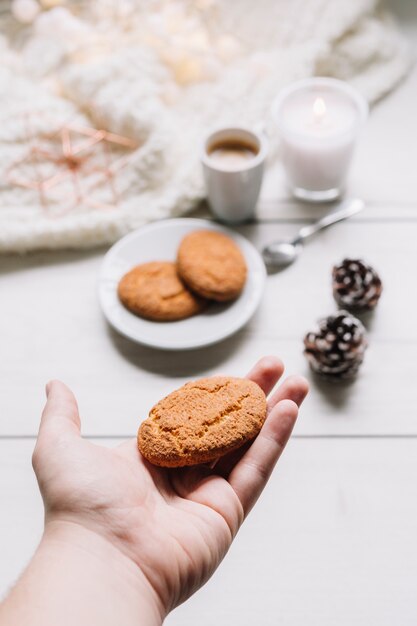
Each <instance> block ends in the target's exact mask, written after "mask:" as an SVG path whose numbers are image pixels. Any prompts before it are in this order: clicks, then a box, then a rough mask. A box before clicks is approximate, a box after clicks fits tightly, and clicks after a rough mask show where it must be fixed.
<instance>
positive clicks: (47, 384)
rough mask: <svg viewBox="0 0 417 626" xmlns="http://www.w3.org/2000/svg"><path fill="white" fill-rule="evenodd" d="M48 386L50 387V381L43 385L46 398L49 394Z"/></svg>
mask: <svg viewBox="0 0 417 626" xmlns="http://www.w3.org/2000/svg"><path fill="white" fill-rule="evenodd" d="M50 388H51V383H50V382H48V383H46V385H45V393H46V397H47V398H48V396H49V390H50Z"/></svg>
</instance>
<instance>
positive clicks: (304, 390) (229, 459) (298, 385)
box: [215, 376, 308, 478]
mask: <svg viewBox="0 0 417 626" xmlns="http://www.w3.org/2000/svg"><path fill="white" fill-rule="evenodd" d="M307 394H308V382H307V381H306V379H305V378H303V377H302V376H290V377H289V378H287V380H285V381H284V382H283V383H282V385H280V386H279V387H278V389H277V391H275V392H274V393H273V394H272V396H271V397H270V398H269V400H268V411H271V410H272V409H273V407H274V406H275V405H276V404H278V402H281V400H292V401H293V402H295V404H296V405H297V406H298V407H300V406H301V404H302V402H303V400H304V398H305V397H306V395H307ZM252 443H253V442H252V441H249V442H248V443H247V444H245V445H243V446H242V447H241V448H239V449H238V450H235V451H234V452H231V453H230V454H226V455H225V456H224V457H223V458H221V459H220V460H219V461H218V463H216V465H215V472H216V474H219V475H220V476H223V477H224V478H227V477H228V476H229V474H230V472H231V471H232V469H233V468H234V466H235V465H236V464H237V463H238V462H239V461H240V459H241V458H242V457H243V455H244V454H246V452H247V450H248V449H249V448H250V446H251V445H252Z"/></svg>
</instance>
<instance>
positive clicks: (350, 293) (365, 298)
mask: <svg viewBox="0 0 417 626" xmlns="http://www.w3.org/2000/svg"><path fill="white" fill-rule="evenodd" d="M332 276H333V296H334V299H335V300H336V302H337V304H338V305H339V306H341V307H342V308H345V309H348V310H352V311H359V310H362V311H366V310H368V311H370V310H372V309H374V308H375V307H376V305H377V303H378V300H379V297H380V295H381V292H382V282H381V279H380V278H379V276H378V274H377V272H376V271H375V270H374V269H373V267H371V266H370V265H367V264H366V263H364V262H363V261H361V260H360V259H344V260H343V261H342V263H341V264H340V265H335V266H334V268H333V272H332Z"/></svg>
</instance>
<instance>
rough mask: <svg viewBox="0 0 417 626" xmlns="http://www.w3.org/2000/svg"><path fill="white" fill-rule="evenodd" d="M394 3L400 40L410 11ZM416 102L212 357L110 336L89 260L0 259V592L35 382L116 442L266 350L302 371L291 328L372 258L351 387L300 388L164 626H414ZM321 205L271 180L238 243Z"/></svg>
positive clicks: (415, 90) (18, 547)
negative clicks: (336, 268) (269, 475)
mask: <svg viewBox="0 0 417 626" xmlns="http://www.w3.org/2000/svg"><path fill="white" fill-rule="evenodd" d="M392 6H393V7H394V8H395V9H396V10H397V9H398V10H399V12H400V15H401V16H403V20H404V26H405V27H406V28H407V29H408V31H409V32H410V33H411V34H412V36H413V37H414V38H415V34H416V32H417V5H416V4H415V3H414V2H406V1H405V0H403V1H402V2H401V3H398V4H397V3H396V4H395V5H394V4H393V5H392ZM416 94H417V70H414V72H413V74H412V75H411V77H410V78H409V79H408V81H406V82H405V83H404V84H403V85H402V86H401V87H400V88H399V89H398V91H396V92H395V93H394V94H392V95H391V96H390V97H388V98H387V99H386V100H384V101H383V102H381V103H380V104H379V105H378V106H377V107H376V108H375V109H374V110H373V111H372V113H371V118H370V122H369V125H368V127H367V130H366V135H365V136H364V138H363V141H362V142H361V144H360V146H359V150H358V153H357V155H356V158H355V162H354V164H353V168H352V172H351V177H350V186H349V190H350V192H351V193H352V194H354V193H355V194H361V195H363V197H364V198H365V200H366V201H367V205H368V209H367V210H366V211H365V212H364V213H363V214H361V215H358V216H357V217H355V218H354V219H352V220H351V221H350V222H348V223H342V224H339V225H337V226H335V227H334V228H333V229H332V230H329V231H327V232H325V233H323V234H322V235H321V236H320V238H317V239H316V240H315V241H313V242H311V243H310V244H309V245H308V247H306V249H305V252H304V254H303V257H302V258H301V259H300V260H299V262H297V264H296V265H294V266H293V267H291V268H290V269H288V270H286V271H284V272H282V273H280V274H276V275H274V276H270V277H269V278H268V285H267V292H266V294H265V298H264V302H263V306H262V308H261V310H260V311H259V313H258V314H257V316H256V317H255V318H254V320H253V321H252V323H251V324H250V325H249V326H248V327H247V328H246V329H245V330H244V331H242V332H241V333H240V334H238V335H237V336H235V337H234V338H232V339H229V340H228V341H226V342H224V343H222V344H220V345H219V346H213V347H212V348H208V349H207V350H205V351H194V352H187V353H184V354H181V355H175V354H168V353H162V352H158V351H153V350H151V349H147V348H140V347H138V346H136V345H134V344H131V343H129V342H128V341H127V340H125V339H123V338H121V337H119V336H118V335H116V334H115V333H113V332H112V331H110V330H109V328H108V327H107V326H106V324H105V322H104V320H103V318H102V316H101V314H100V311H99V307H98V304H97V299H96V277H97V273H98V269H99V266H100V263H101V259H102V256H103V252H93V253H70V252H68V253H62V254H52V255H48V254H36V255H33V256H29V257H15V258H10V257H9V258H0V293H1V296H2V297H1V307H0V328H1V335H0V336H1V342H0V354H1V358H0V416H1V417H0V494H1V503H2V506H1V510H2V514H1V516H0V590H1V592H4V591H5V590H6V589H7V588H8V586H9V585H10V584H11V583H12V582H13V581H14V580H15V579H16V577H17V575H18V573H19V571H20V570H21V568H22V567H23V566H24V564H25V563H26V562H27V560H28V559H29V557H30V554H31V553H32V551H33V549H34V547H35V545H36V542H37V540H38V538H39V536H40V532H41V526H42V512H41V502H40V497H39V495H38V493H37V487H36V481H35V479H34V477H33V475H32V471H31V467H30V455H31V450H32V448H33V445H34V439H33V436H34V435H35V433H36V430H37V425H38V419H39V413H40V410H41V407H42V405H43V402H44V397H43V386H44V383H45V382H46V381H47V380H48V379H49V378H50V377H60V378H62V379H63V380H65V381H66V382H67V383H68V384H69V385H71V386H72V387H73V389H74V391H75V392H76V394H77V396H78V398H79V401H80V406H81V412H82V416H83V431H84V432H85V433H87V434H90V435H101V436H103V435H107V436H112V437H117V436H124V435H132V434H134V433H135V431H136V428H137V425H138V421H139V419H140V418H142V417H145V416H146V413H147V411H148V410H149V408H150V406H151V405H152V404H153V403H154V402H155V401H156V400H158V399H159V398H160V396H161V395H162V394H164V393H166V392H167V391H170V390H171V389H172V388H174V387H176V386H178V385H180V384H181V383H182V382H183V381H185V380H188V379H189V378H190V377H193V376H199V375H202V374H209V373H214V372H225V373H230V374H236V375H240V374H244V373H245V371H246V370H247V369H248V368H249V367H250V366H251V365H252V363H253V361H254V360H255V359H256V358H258V357H259V356H261V355H262V354H264V353H274V354H279V355H281V356H282V357H283V358H284V360H285V361H286V363H287V370H288V371H289V372H296V371H300V372H302V373H305V374H308V372H307V369H306V365H305V361H304V358H303V356H302V337H303V334H304V333H305V332H306V331H307V330H308V329H309V328H310V327H311V325H312V324H313V323H314V320H315V319H316V318H318V317H320V316H321V315H325V314H327V313H329V312H331V311H332V310H333V309H334V304H333V301H332V297H331V291H330V268H331V266H332V264H333V263H334V262H335V261H338V260H339V259H340V258H342V257H343V256H344V255H348V254H349V255H361V256H363V257H365V258H366V259H368V260H369V261H370V262H372V263H374V264H375V266H376V267H377V269H378V270H379V271H380V273H381V276H382V278H383V281H384V285H385V290H384V294H383V297H382V300H381V303H380V305H379V307H378V309H377V311H376V312H375V315H374V316H373V318H372V320H368V322H367V323H368V324H369V329H370V348H369V350H368V353H367V355H366V360H365V363H364V366H363V369H362V372H361V375H360V377H359V379H358V381H357V382H356V383H355V384H354V385H353V386H351V387H335V386H332V387H329V386H326V385H324V384H316V383H314V384H313V386H312V392H311V395H310V398H309V399H308V401H307V402H306V404H305V407H303V411H302V415H301V418H300V421H299V424H298V426H297V430H296V437H297V438H296V439H295V440H294V441H293V442H292V443H291V445H290V448H289V450H288V451H287V452H286V454H285V456H284V458H283V459H282V462H281V463H280V469H279V471H278V472H277V473H276V474H275V476H274V477H273V480H272V483H271V485H270V487H269V488H268V490H267V493H266V494H265V496H264V497H263V499H262V500H261V502H260V503H259V505H258V507H257V509H256V510H255V511H254V512H253V514H252V515H251V517H250V518H249V520H248V522H247V523H246V526H245V527H244V528H243V529H242V531H241V533H240V534H239V536H238V538H237V541H236V543H235V545H234V547H233V548H232V551H231V553H230V554H229V556H228V557H227V559H226V560H225V562H224V564H223V565H222V566H221V568H220V570H219V572H218V573H217V575H216V576H215V577H214V578H213V579H212V581H210V583H209V584H208V585H207V586H206V587H205V588H204V589H203V590H202V591H201V592H200V593H199V594H197V595H196V596H195V597H194V598H193V599H192V600H191V601H190V602H189V603H187V604H186V605H184V606H183V607H181V608H179V609H178V610H177V612H176V613H174V614H173V615H172V616H171V617H170V618H169V619H168V621H167V624H169V625H170V626H176V625H177V624H178V626H179V625H180V624H181V626H188V624H190V625H191V624H196V623H198V624H199V625H201V626H205V625H206V624H207V625H209V624H210V626H211V625H212V624H213V623H216V624H219V625H221V626H226V625H227V626H228V625H229V624H230V625H233V624H239V626H246V625H248V626H249V624H250V625H252V624H254V623H257V624H262V625H267V626H276V625H278V624H285V625H286V626H304V625H306V624H308V626H316V625H317V626H319V625H320V626H333V625H334V624H337V625H338V626H351V625H352V624H355V625H356V626H357V625H359V626H370V625H371V624H372V625H373V624H378V626H392V625H393V624H399V625H401V626H411V625H412V624H413V625H414V624H416V623H417V602H416V600H415V586H416V580H417V540H416V527H417V501H416V497H415V491H416V489H415V477H416V475H417V471H416V470H417V467H416V464H417V438H416V435H417V410H416V401H415V395H416V394H415V381H416V380H417V327H416V323H415V306H416V304H417V300H416V287H415V284H416V277H415V273H416V269H417V243H416V242H417V175H416V163H417V115H416V114H415V107H416ZM322 211H323V208H315V209H312V208H310V207H308V206H303V205H296V204H295V203H294V202H293V201H291V200H290V199H289V198H288V197H287V195H286V192H285V190H284V188H283V186H282V180H280V173H279V171H278V172H277V171H275V172H273V171H272V172H271V173H270V175H269V176H268V178H267V179H266V181H265V186H264V190H263V198H262V201H261V203H260V210H259V215H260V217H262V222H261V223H260V224H258V225H256V226H248V227H245V228H242V229H240V231H241V232H242V234H244V235H246V236H248V237H249V239H250V240H251V241H252V242H253V243H254V244H255V245H256V246H258V247H261V246H262V244H263V243H266V242H267V241H269V240H271V239H273V238H275V237H286V236H290V235H292V234H293V233H294V232H295V231H296V229H297V228H299V227H300V226H301V225H302V223H303V221H306V220H308V219H313V218H314V217H316V216H318V215H320V214H321V212H322ZM308 375H309V374H308ZM21 435H29V436H30V437H31V438H29V439H19V438H18V437H19V436H21ZM399 436H401V437H399ZM299 437H312V438H308V439H304V438H301V439H300V438H299ZM326 437H331V438H326ZM105 443H106V444H107V443H109V444H110V443H112V442H111V441H110V440H105Z"/></svg>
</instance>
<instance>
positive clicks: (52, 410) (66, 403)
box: [39, 380, 81, 436]
mask: <svg viewBox="0 0 417 626" xmlns="http://www.w3.org/2000/svg"><path fill="white" fill-rule="evenodd" d="M46 396H47V400H46V404H45V408H44V410H43V413H42V417H41V423H40V426H39V436H42V435H44V434H46V433H50V434H51V433H58V434H62V433H66V434H68V433H71V434H75V435H79V434H80V429H81V422H80V416H79V413H78V406H77V401H76V399H75V397H74V394H73V393H72V391H70V389H68V387H67V386H66V385H64V383H61V381H59V380H52V381H50V382H49V383H48V384H47V385H46Z"/></svg>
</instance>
